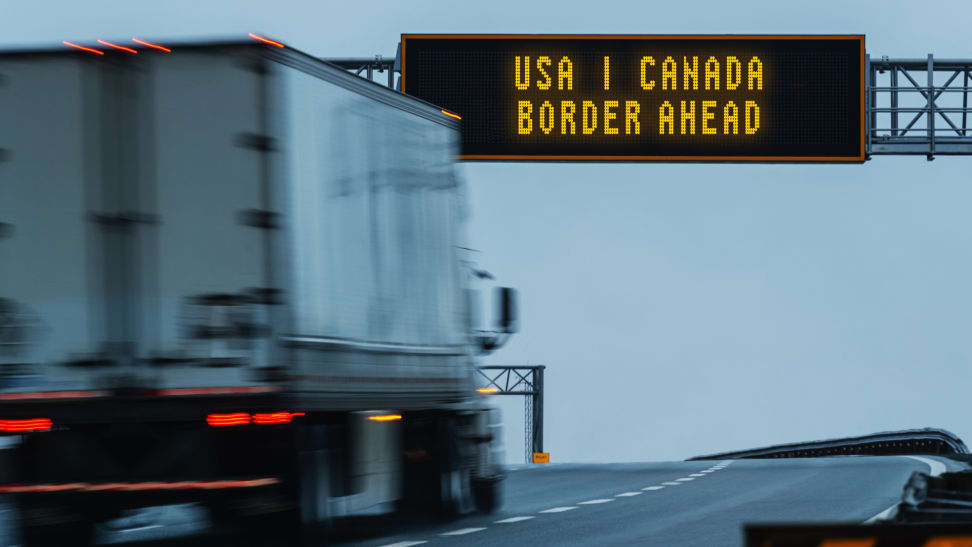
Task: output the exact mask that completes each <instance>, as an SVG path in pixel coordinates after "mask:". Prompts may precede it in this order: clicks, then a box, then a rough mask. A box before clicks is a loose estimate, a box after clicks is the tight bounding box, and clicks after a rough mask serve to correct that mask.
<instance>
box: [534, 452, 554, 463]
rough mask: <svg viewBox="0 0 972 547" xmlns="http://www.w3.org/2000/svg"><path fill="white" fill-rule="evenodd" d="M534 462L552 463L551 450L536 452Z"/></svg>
mask: <svg viewBox="0 0 972 547" xmlns="http://www.w3.org/2000/svg"><path fill="white" fill-rule="evenodd" d="M533 463H550V452H534V453H533Z"/></svg>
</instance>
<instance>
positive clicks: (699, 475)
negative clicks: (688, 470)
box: [689, 473, 705, 477]
mask: <svg viewBox="0 0 972 547" xmlns="http://www.w3.org/2000/svg"><path fill="white" fill-rule="evenodd" d="M689 476H690V477H704V476H705V475H703V474H702V473H692V474H691V475H689Z"/></svg>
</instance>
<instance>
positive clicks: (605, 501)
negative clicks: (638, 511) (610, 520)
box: [577, 498, 614, 505]
mask: <svg viewBox="0 0 972 547" xmlns="http://www.w3.org/2000/svg"><path fill="white" fill-rule="evenodd" d="M609 501H614V499H613V498H610V499H609V498H600V499H596V500H587V501H582V502H580V503H578V504H577V505H597V504H599V503H607V502H609Z"/></svg>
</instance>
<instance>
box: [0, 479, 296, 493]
mask: <svg viewBox="0 0 972 547" xmlns="http://www.w3.org/2000/svg"><path fill="white" fill-rule="evenodd" d="M279 483H280V480H279V479H276V478H273V477H265V478H259V479H244V480H218V481H150V482H70V483H59V484H6V485H2V486H0V493H9V494H16V493H25V492H66V491H73V492H104V491H111V490H115V491H128V492H131V491H139V490H216V489H221V488H253V487H256V486H272V485H274V484H279Z"/></svg>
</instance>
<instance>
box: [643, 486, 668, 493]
mask: <svg viewBox="0 0 972 547" xmlns="http://www.w3.org/2000/svg"><path fill="white" fill-rule="evenodd" d="M662 488H665V487H664V486H646V487H644V488H642V490H644V491H646V492H647V491H650V490H661V489H662Z"/></svg>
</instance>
